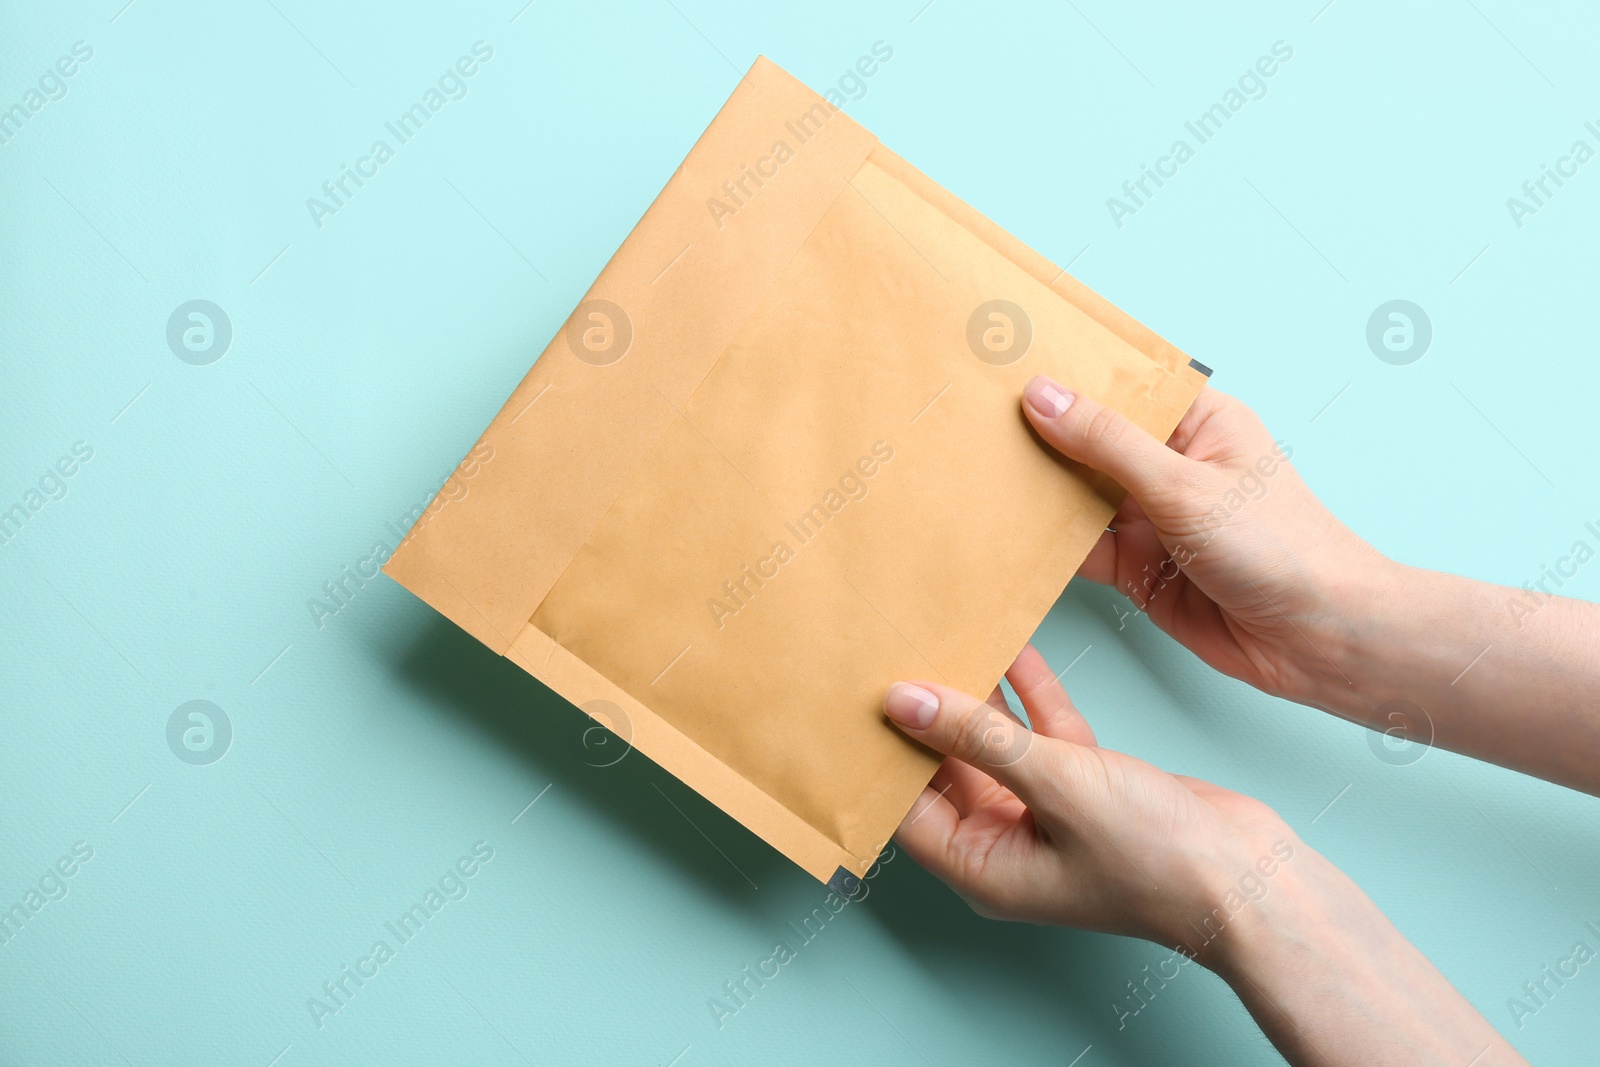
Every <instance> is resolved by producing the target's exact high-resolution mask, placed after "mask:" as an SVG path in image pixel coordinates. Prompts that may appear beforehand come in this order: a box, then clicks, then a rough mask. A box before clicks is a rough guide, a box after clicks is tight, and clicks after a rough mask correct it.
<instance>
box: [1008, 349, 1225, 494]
mask: <svg viewBox="0 0 1600 1067" xmlns="http://www.w3.org/2000/svg"><path fill="white" fill-rule="evenodd" d="M1022 399H1023V404H1022V407H1023V411H1024V412H1026V413H1027V416H1028V421H1029V422H1031V423H1032V424H1033V428H1034V429H1035V430H1038V431H1039V436H1040V437H1043V438H1044V439H1045V440H1046V441H1047V442H1049V444H1050V445H1051V447H1053V448H1054V449H1055V450H1056V451H1058V452H1060V453H1061V454H1062V455H1064V456H1066V457H1067V458H1068V459H1075V460H1077V461H1078V462H1079V463H1083V464H1087V465H1088V466H1090V467H1093V468H1094V469H1095V470H1098V471H1104V472H1105V473H1107V474H1109V475H1111V477H1112V478H1113V479H1115V480H1116V482H1117V484H1119V485H1121V486H1122V487H1123V488H1124V489H1126V490H1128V491H1129V492H1130V493H1132V494H1133V496H1134V499H1136V500H1138V501H1140V502H1141V503H1144V504H1146V505H1148V503H1149V502H1150V500H1151V498H1153V497H1154V498H1159V496H1160V495H1161V493H1162V492H1163V491H1165V492H1168V493H1170V492H1171V491H1172V490H1173V489H1174V488H1187V487H1189V486H1192V485H1193V484H1194V481H1195V477H1196V475H1197V474H1198V473H1199V464H1197V463H1195V461H1194V460H1191V459H1189V458H1188V457H1187V456H1183V455H1181V454H1179V453H1177V452H1174V451H1173V450H1172V449H1170V448H1168V447H1167V446H1166V445H1164V444H1162V443H1161V442H1160V441H1157V440H1156V439H1155V438H1154V437H1151V436H1150V435H1149V434H1147V433H1145V432H1144V430H1142V429H1140V428H1139V427H1138V426H1135V425H1134V424H1133V423H1131V422H1129V421H1128V420H1127V419H1126V418H1125V417H1123V415H1122V414H1121V413H1120V412H1118V411H1114V410H1112V409H1111V408H1108V407H1103V406H1102V405H1100V404H1098V403H1096V402H1095V401H1094V399H1093V398H1091V397H1087V396H1084V395H1083V394H1082V393H1074V392H1072V391H1070V390H1068V389H1067V388H1066V387H1065V386H1063V385H1061V384H1059V383H1058V382H1056V381H1054V380H1052V379H1050V378H1046V377H1045V376H1044V375H1042V374H1041V375H1036V376H1035V377H1034V378H1033V379H1032V380H1030V381H1029V382H1028V385H1027V387H1026V388H1025V389H1024V390H1023V391H1022ZM1153 517H1154V516H1152V518H1153Z"/></svg>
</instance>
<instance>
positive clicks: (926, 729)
mask: <svg viewBox="0 0 1600 1067" xmlns="http://www.w3.org/2000/svg"><path fill="white" fill-rule="evenodd" d="M883 709H884V711H885V712H886V713H887V714H888V716H889V718H890V720H891V721H893V722H894V724H895V725H896V726H898V727H899V728H900V729H901V730H903V731H905V732H906V733H907V734H908V735H910V736H911V737H913V738H916V739H917V740H918V741H921V742H922V743H923V744H925V745H927V746H928V747H929V748H932V749H934V750H935V751H938V752H943V753H944V754H945V755H947V756H954V757H956V758H957V759H959V760H961V761H963V762H964V763H967V764H970V765H971V766H973V767H975V768H977V769H979V770H981V771H983V772H984V773H986V774H988V775H989V776H990V777H992V778H993V779H994V780H995V781H996V782H998V783H1000V784H1001V785H1003V786H1006V787H1007V788H1009V789H1010V790H1011V791H1012V792H1013V793H1015V794H1016V795H1017V796H1018V797H1019V798H1021V799H1022V801H1023V802H1024V803H1026V804H1029V805H1030V806H1031V805H1032V803H1033V802H1034V799H1036V798H1037V797H1039V796H1040V795H1042V794H1043V793H1044V792H1045V789H1044V784H1045V779H1046V776H1047V771H1046V770H1045V764H1046V762H1048V761H1049V757H1048V756H1047V755H1046V753H1045V751H1044V750H1045V749H1046V748H1047V747H1048V746H1047V745H1046V744H1044V743H1043V742H1042V741H1040V740H1039V739H1038V738H1036V737H1035V736H1034V734H1033V732H1032V731H1031V730H1029V729H1028V728H1027V727H1025V726H1022V725H1021V724H1019V723H1018V722H1017V721H1016V719H1015V718H1013V717H1012V716H1010V715H1006V714H1003V713H1001V712H999V711H996V710H995V708H994V707H993V705H991V704H989V703H987V702H985V701H982V700H975V699H974V698H972V697H970V696H967V695H966V694H965V693H962V692H960V691H958V690H955V689H951V688H950V687H949V686H945V685H934V684H931V683H926V684H919V685H912V684H910V683H907V682H896V683H895V684H894V685H892V686H890V687H889V692H888V693H887V694H885V696H884V699H883ZM952 810H953V809H952Z"/></svg>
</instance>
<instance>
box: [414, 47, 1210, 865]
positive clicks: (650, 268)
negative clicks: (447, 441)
mask: <svg viewBox="0 0 1600 1067" xmlns="http://www.w3.org/2000/svg"><path fill="white" fill-rule="evenodd" d="M1037 373H1046V374H1050V375H1052V376H1054V377H1056V378H1057V379H1059V380H1061V381H1063V382H1066V383H1069V384H1070V385H1071V386H1072V387H1074V388H1076V389H1079V390H1081V391H1083V392H1084V393H1086V394H1087V395H1090V396H1093V397H1094V398H1095V399H1097V400H1099V401H1100V402H1101V403H1104V404H1108V405H1111V406H1114V407H1115V408H1117V409H1119V410H1120V411H1122V412H1123V413H1125V414H1126V415H1127V416H1129V417H1130V418H1131V419H1132V420H1133V421H1135V422H1136V423H1138V424H1139V425H1140V426H1142V427H1144V428H1145V429H1146V430H1148V431H1150V432H1151V433H1153V434H1155V435H1156V436H1157V437H1159V438H1162V439H1165V438H1166V437H1167V436H1168V434H1170V432H1171V431H1172V429H1173V428H1174V427H1175V426H1176V425H1177V422H1178V419H1179V418H1180V417H1181V416H1182V414H1183V412H1184V411H1185V410H1186V409H1187V408H1188V406H1189V404H1190V403H1191V402H1192V401H1193V400H1194V398H1195V396H1196V395H1197V394H1198V392H1199V390H1200V389H1201V387H1202V385H1203V384H1204V382H1205V376H1206V374H1207V373H1208V372H1207V371H1206V370H1205V369H1204V368H1203V367H1200V366H1199V365H1198V364H1194V363H1191V361H1190V360H1189V359H1188V357H1186V356H1185V355H1184V354H1183V353H1181V352H1179V351H1178V350H1177V349H1176V348H1174V347H1173V346H1172V345H1170V344H1168V343H1167V342H1166V341H1163V340H1162V339H1161V338H1159V337H1157V336H1156V335H1155V334H1153V333H1152V332H1151V331H1149V330H1148V329H1146V328H1144V327H1143V326H1141V325H1139V324H1138V323H1137V322H1135V321H1133V320H1132V319H1131V318H1130V317H1128V316H1127V315H1126V314H1124V313H1123V312H1121V311H1119V310H1117V309H1116V308H1115V307H1112V306H1111V305H1110V304H1109V303H1107V302H1106V301H1105V300H1103V299H1102V298H1100V297H1098V296H1096V295H1095V294H1094V293H1092V292H1090V291H1089V290H1088V289H1086V288H1085V287H1084V286H1083V285H1081V284H1079V283H1078V282H1077V281H1075V280H1074V279H1072V278H1071V277H1069V276H1068V275H1066V274H1065V272H1063V271H1061V270H1059V269H1058V268H1056V267H1055V266H1053V265H1051V264H1050V263H1048V262H1047V261H1046V260H1045V259H1043V258H1042V257H1041V256H1039V255H1037V254H1036V253H1034V252H1032V251H1030V250H1029V249H1028V248H1026V247H1025V246H1023V245H1022V244H1021V243H1020V242H1019V241H1017V240H1016V239H1015V238H1013V237H1011V236H1010V235H1008V234H1007V233H1005V232H1004V231H1002V230H1001V229H1000V228H999V227H998V226H996V225H995V224H994V223H992V222H990V221H989V220H987V219H985V218H984V217H983V216H981V215H979V214H978V213H977V212H976V211H974V210H973V209H972V208H970V207H968V206H967V205H966V204H964V203H962V202H961V201H960V200H958V199H956V198H955V197H954V196H952V195H951V194H950V193H948V192H946V191H945V190H944V189H943V188H941V187H940V186H938V185H937V184H935V183H934V182H933V181H931V180H930V179H929V178H927V177H926V176H924V175H923V174H922V173H920V172H919V171H917V170H916V169H915V168H914V167H912V166H911V165H910V164H908V163H906V162H905V161H904V160H902V159H900V158H899V157H898V156H896V155H895V154H894V153H892V152H890V151H889V150H888V149H886V148H884V147H883V146H882V145H880V144H879V143H878V142H877V140H876V139H875V138H874V137H873V136H872V134H870V133H868V132H867V131H866V130H864V129H862V128H861V126H859V125H857V124H856V123H855V122H853V121H852V120H851V119H850V118H849V117H848V116H846V115H845V114H843V113H842V112H840V111H839V110H837V109H836V108H834V107H833V106H832V105H831V104H829V103H827V102H826V101H825V100H823V98H822V97H820V96H818V95H817V94H816V93H814V92H812V91H811V90H809V89H807V88H806V87H805V86H803V85H801V84H800V83H799V82H798V81H796V80H795V79H793V78H792V77H790V76H789V75H788V74H786V73H785V72H784V71H783V70H781V69H779V68H778V67H777V66H776V65H774V64H773V63H771V62H769V61H767V60H765V59H760V60H757V61H756V63H755V65H754V66H753V67H752V68H751V69H750V71H749V73H748V74H747V75H746V76H745V78H744V79H743V80H742V81H741V82H740V84H739V86H738V88H737V89H736V90H735V91H734V93H733V95H732V97H731V98H730V99H729V100H728V102H727V104H726V105H724V107H723V108H722V110H721V111H720V112H719V113H718V114H717V116H716V118H715V119H714V120H713V121H712V123H711V125H710V126H709V127H708V128H707V129H706V131H705V133H704V134H703V135H702V136H701V138H700V140H699V141H698V142H697V143H696V144H695V146H694V148H693V149H692V150H691V151H690V153H689V156H688V158H687V159H685V160H684V162H683V165H682V166H681V167H680V168H679V169H678V171H677V172H676V173H675V174H674V175H673V176H672V179H671V180H670V181H669V182H668V183H667V186H666V188H665V189H663V190H662V192H661V194H660V196H659V197H657V199H656V200H655V202H654V203H653V204H652V205H651V206H650V208H649V210H648V211H647V212H646V213H645V215H644V217H643V218H642V219H641V220H640V222H639V224H638V226H637V227H636V228H635V229H634V230H633V232H632V233H631V234H629V236H628V238H627V240H626V241H625V242H624V243H623V245H622V247H621V248H620V249H619V250H618V251H617V253H616V255H615V256H614V257H613V258H612V259H611V261H610V263H608V264H607V265H606V267H605V269H604V270H603V271H602V272H601V274H600V276H599V278H598V279H597V280H596V281H595V283H594V285H593V287H592V288H590V290H589V292H588V293H587V295H586V296H585V298H584V300H583V302H582V303H581V304H579V306H578V308H577V309H576V310H575V311H574V312H573V315H572V317H571V318H570V319H569V320H568V322H567V324H566V326H565V328H564V329H563V330H562V332H561V333H560V334H559V335H558V336H557V337H556V338H555V339H554V340H553V341H551V342H550V344H549V346H548V347H547V348H546V349H545V351H544V353H543V354H542V355H541V356H540V358H539V359H538V361H537V362H535V363H534V365H533V368H532V369H531V370H530V371H529V372H528V375H527V377H525V378H524V379H523V380H522V383H521V384H520V385H519V386H518V387H517V389H516V391H515V392H513V393H512V394H511V398H510V399H509V400H507V401H506V404H505V406H504V407H503V408H502V409H501V410H500V413H499V415H498V416H496V417H495V419H494V421H493V422H492V423H490V425H489V428H488V429H487V430H485V431H484V433H483V436H482V438H481V439H480V440H479V442H478V444H477V445H476V446H475V447H474V449H473V451H472V453H471V454H470V455H469V457H468V460H467V461H466V462H464V463H463V465H462V467H461V468H460V469H459V470H458V473H457V475H456V476H455V478H454V479H453V481H456V482H457V483H458V484H457V485H456V486H453V487H449V488H451V490H452V491H450V492H441V493H440V494H439V495H438V497H437V498H436V501H435V503H434V504H433V505H432V506H430V508H429V509H428V510H427V512H425V514H424V515H423V517H422V518H421V519H419V520H418V522H417V524H416V526H415V527H413V529H412V531H411V533H410V534H409V535H408V537H407V539H406V540H405V542H404V543H403V544H402V546H401V547H400V548H399V549H398V550H397V551H396V553H395V554H394V556H393V558H391V559H390V560H389V562H388V564H387V566H386V567H385V568H384V569H385V571H386V572H387V573H388V574H389V575H390V576H392V577H393V578H395V579H396V580H398V581H399V582H401V583H402V584H403V585H405V586H406V587H407V588H408V589H410V590H412V591H413V592H415V593H416V594H417V595H418V596H420V597H422V598H423V599H424V600H426V601H427V602H428V603H429V604H431V605H433V606H434V607H435V608H436V609H437V610H439V611H440V612H442V613H443V614H445V615H446V616H448V617H449V618H450V619H452V620H454V621H455V622H456V623H457V624H458V625H459V626H461V627H462V628H463V629H465V630H467V631H468V632H469V633H471V634H472V635H473V636H475V637H476V638H478V640H480V641H482V642H483V643H484V644H486V645H488V646H489V647H490V648H492V649H494V650H495V651H496V652H498V653H500V654H501V655H504V656H508V657H510V658H511V659H512V660H513V661H515V662H516V663H517V664H519V665H520V666H521V667H522V668H523V669H524V670H526V671H528V672H529V673H530V674H532V675H534V676H535V677H537V678H539V679H540V680H541V681H542V682H544V683H545V684H546V685H548V686H549V687H550V688H552V689H554V690H555V691H556V692H558V693H560V694H561V695H562V696H564V697H566V698H567V699H568V700H570V701H572V702H573V703H574V704H577V705H579V706H581V707H583V708H584V709H585V710H586V711H588V712H589V713H590V714H591V715H593V716H594V717H595V718H597V719H599V720H601V721H603V722H604V723H605V724H606V725H607V726H609V727H611V728H612V729H614V730H615V731H616V732H617V733H618V734H619V735H621V736H622V737H623V739H625V740H627V741H628V742H630V743H631V744H632V745H633V746H634V747H636V748H638V749H639V750H640V751H641V752H643V753H644V754H645V755H646V756H648V757H650V758H651V759H653V760H655V761H656V762H657V763H659V764H660V765H661V766H662V767H665V768H666V769H667V770H668V771H670V772H671V773H673V774H674V775H676V776H678V777H679V778H680V779H682V780H683V781H684V782H687V783H688V784H689V785H691V786H693V787H694V788H695V789H697V790H698V791H699V792H700V793H701V794H703V795H704V796H705V797H707V798H708V799H710V800H711V801H712V802H714V803H716V804H717V805H718V806H720V807H721V808H722V809H723V810H724V811H726V812H728V813H729V814H730V815H732V816H733V817H734V818H736V819H738V820H739V821H740V822H742V823H744V825H746V826H747V827H749V828H750V829H751V830H753V831H754V832H755V833H757V834H759V835H760V836H761V837H762V838H764V839H765V840H766V841H768V842H770V843H771V844H772V845H773V847H775V848H777V849H778V850H779V851H781V852H783V853H784V854H785V855H787V856H788V857H790V858H791V859H792V860H794V861H795V862H796V863H798V864H799V865H800V866H801V867H803V868H804V869H805V870H806V871H808V872H810V873H811V874H812V875H814V876H815V877H817V878H818V879H820V880H822V881H828V882H831V883H832V884H835V885H841V884H843V885H848V884H849V882H850V878H851V876H860V875H861V874H863V873H864V872H865V871H866V869H867V868H868V867H869V866H870V865H871V864H872V862H873V861H874V859H875V858H876V857H877V855H878V852H879V850H880V849H881V848H882V847H883V846H884V845H885V844H886V842H887V840H888V838H889V836H890V835H891V834H892V833H893V831H894V829H895V826H896V825H897V824H898V823H899V821H900V819H901V818H902V817H903V816H904V815H905V813H906V811H907V810H908V809H909V808H910V807H911V805H912V803H913V802H914V801H915V799H916V798H917V796H918V794H919V792H920V791H921V789H922V787H923V785H924V784H925V783H926V782H927V781H928V779H929V777H930V776H931V775H932V773H933V771H934V769H935V768H936V767H937V766H938V762H939V760H938V757H937V756H936V755H935V754H933V753H932V752H930V751H928V750H926V749H924V748H923V747H921V746H920V745H918V744H916V743H915V742H913V741H911V740H909V739H908V738H906V737H905V736H904V735H902V734H900V733H899V732H898V731H897V730H895V729H894V728H893V727H891V726H890V725H889V724H888V723H887V722H886V721H885V719H884V717H883V714H882V710H881V708H882V698H883V693H884V690H885V689H886V688H887V687H888V685H889V684H890V683H891V682H894V681H896V680H898V679H917V678H925V679H931V680H936V681H943V682H946V683H948V684H950V685H952V686H955V687H956V688H958V689H961V690H964V691H966V692H970V693H974V694H977V695H980V696H981V695H983V694H986V693H988V692H989V690H990V689H991V688H993V686H994V684H995V682H996V681H997V680H998V679H999V678H1000V676H1001V674H1002V673H1003V672H1004V670H1005V668H1006V667H1007V666H1008V665H1009V663H1010V662H1011V660H1012V658H1013V657H1014V656H1015V654H1016V652H1017V650H1018V649H1019V648H1021V647H1022V645H1023V643H1024V642H1025V641H1026V640H1027V639H1028V637H1029V635H1030V634H1031V633H1032V632H1033V630H1034V629H1035V628H1036V627H1037V626H1038V624H1039V622H1040V620H1041V619H1043V617H1044V615H1045V613H1046V612H1047V611H1048V610H1049V609H1050V606H1051V605H1052V604H1053V603H1054V601H1055V600H1056V598H1057V597H1058V596H1059V595H1060V593H1061V590H1062V588H1063V587H1064V586H1065V585H1066V583H1067V580H1068V579H1069V578H1070V577H1071V576H1072V574H1073V572H1074V571H1075V570H1076V569H1077V567H1078V565H1079V564H1080V563H1081V562H1082V560H1083V558H1084V556H1085V555H1086V554H1087V553H1088V550H1089V548H1090V547H1091V546H1092V545H1093V544H1094V542H1095V539H1096V537H1097V536H1098V535H1099V533H1100V531H1102V530H1103V529H1104V528H1105V525H1106V523H1107V521H1108V520H1109V519H1110V517H1111V515H1112V513H1113V511H1114V509H1115V505H1116V504H1117V503H1118V502H1119V501H1120V499H1121V496H1122V490H1120V489H1119V488H1118V487H1117V486H1115V485H1114V484H1112V483H1111V482H1110V481H1109V480H1107V479H1105V478H1104V477H1103V476H1100V475H1096V474H1093V473H1092V472H1089V471H1087V470H1086V469H1084V468H1081V467H1078V466H1076V465H1074V464H1071V463H1068V462H1066V461H1064V460H1061V459H1059V458H1057V457H1056V456H1054V455H1053V454H1052V453H1051V452H1050V450H1049V449H1047V448H1046V447H1044V446H1043V445H1042V444H1041V443H1040V442H1039V441H1038V440H1036V438H1035V436H1034V435H1033V432H1032V430H1031V428H1030V427H1029V426H1028V425H1027V423H1026V420H1025V419H1024V418H1023V416H1022V414H1021V411H1020V408H1019V396H1020V393H1021V390H1022V386H1023V384H1024V383H1025V382H1026V381H1027V379H1028V378H1029V377H1030V376H1032V375H1034V374H1037Z"/></svg>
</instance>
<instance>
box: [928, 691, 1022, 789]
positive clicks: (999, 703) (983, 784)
mask: <svg viewBox="0 0 1600 1067" xmlns="http://www.w3.org/2000/svg"><path fill="white" fill-rule="evenodd" d="M986 703H987V704H988V705H989V706H990V707H992V708H994V709H995V710H996V711H999V712H1002V713H1004V714H1005V715H1008V716H1010V717H1011V718H1012V719H1013V720H1014V721H1016V722H1017V723H1018V724H1019V725H1020V724H1021V723H1022V720H1021V719H1018V718H1017V716H1016V713H1015V712H1013V711H1012V710H1011V705H1010V704H1008V703H1006V695H1005V693H1004V692H1002V691H1001V689H1000V687H999V686H998V685H997V686H995V687H994V691H993V692H992V693H990V694H989V699H988V700H987V701H986ZM929 784H930V785H932V786H933V787H934V788H935V789H937V790H939V792H940V793H941V794H942V795H944V796H945V797H946V798H947V799H948V800H949V801H950V803H951V804H952V805H954V806H955V809H956V812H957V813H958V814H959V815H960V816H961V817H962V818H963V819H964V818H966V817H967V816H968V815H971V814H972V813H973V812H974V811H975V810H977V809H978V808H979V807H981V806H982V805H984V804H985V803H987V802H991V801H993V800H995V799H996V798H997V794H998V796H1000V797H1003V798H1007V799H1014V798H1013V797H1012V794H1011V793H1010V792H1009V791H1008V790H1005V789H1004V788H1003V787H1001V786H1000V785H998V784H997V783H996V782H995V780H994V779H993V778H991V777H989V776H988V775H987V774H985V773H983V771H981V770H979V769H978V768H976V767H974V766H972V765H971V764H967V763H963V762H961V761H960V760H958V759H947V760H945V761H944V762H943V763H941V764H939V769H938V770H937V771H935V772H933V779H932V781H931V782H929Z"/></svg>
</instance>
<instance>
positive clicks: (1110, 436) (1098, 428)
mask: <svg viewBox="0 0 1600 1067" xmlns="http://www.w3.org/2000/svg"><path fill="white" fill-rule="evenodd" d="M1125 426H1126V423H1124V422H1123V419H1122V416H1121V415H1118V414H1117V413H1116V412H1115V411H1113V410H1112V409H1111V408H1107V407H1102V408H1098V409H1096V410H1095V412H1094V414H1092V415H1090V416H1089V421H1088V422H1087V423H1085V424H1084V426H1083V436H1084V440H1086V441H1087V442H1089V443H1090V444H1091V445H1093V444H1099V445H1109V446H1115V445H1116V444H1117V442H1119V441H1120V440H1122V435H1123V430H1124V428H1125Z"/></svg>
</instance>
